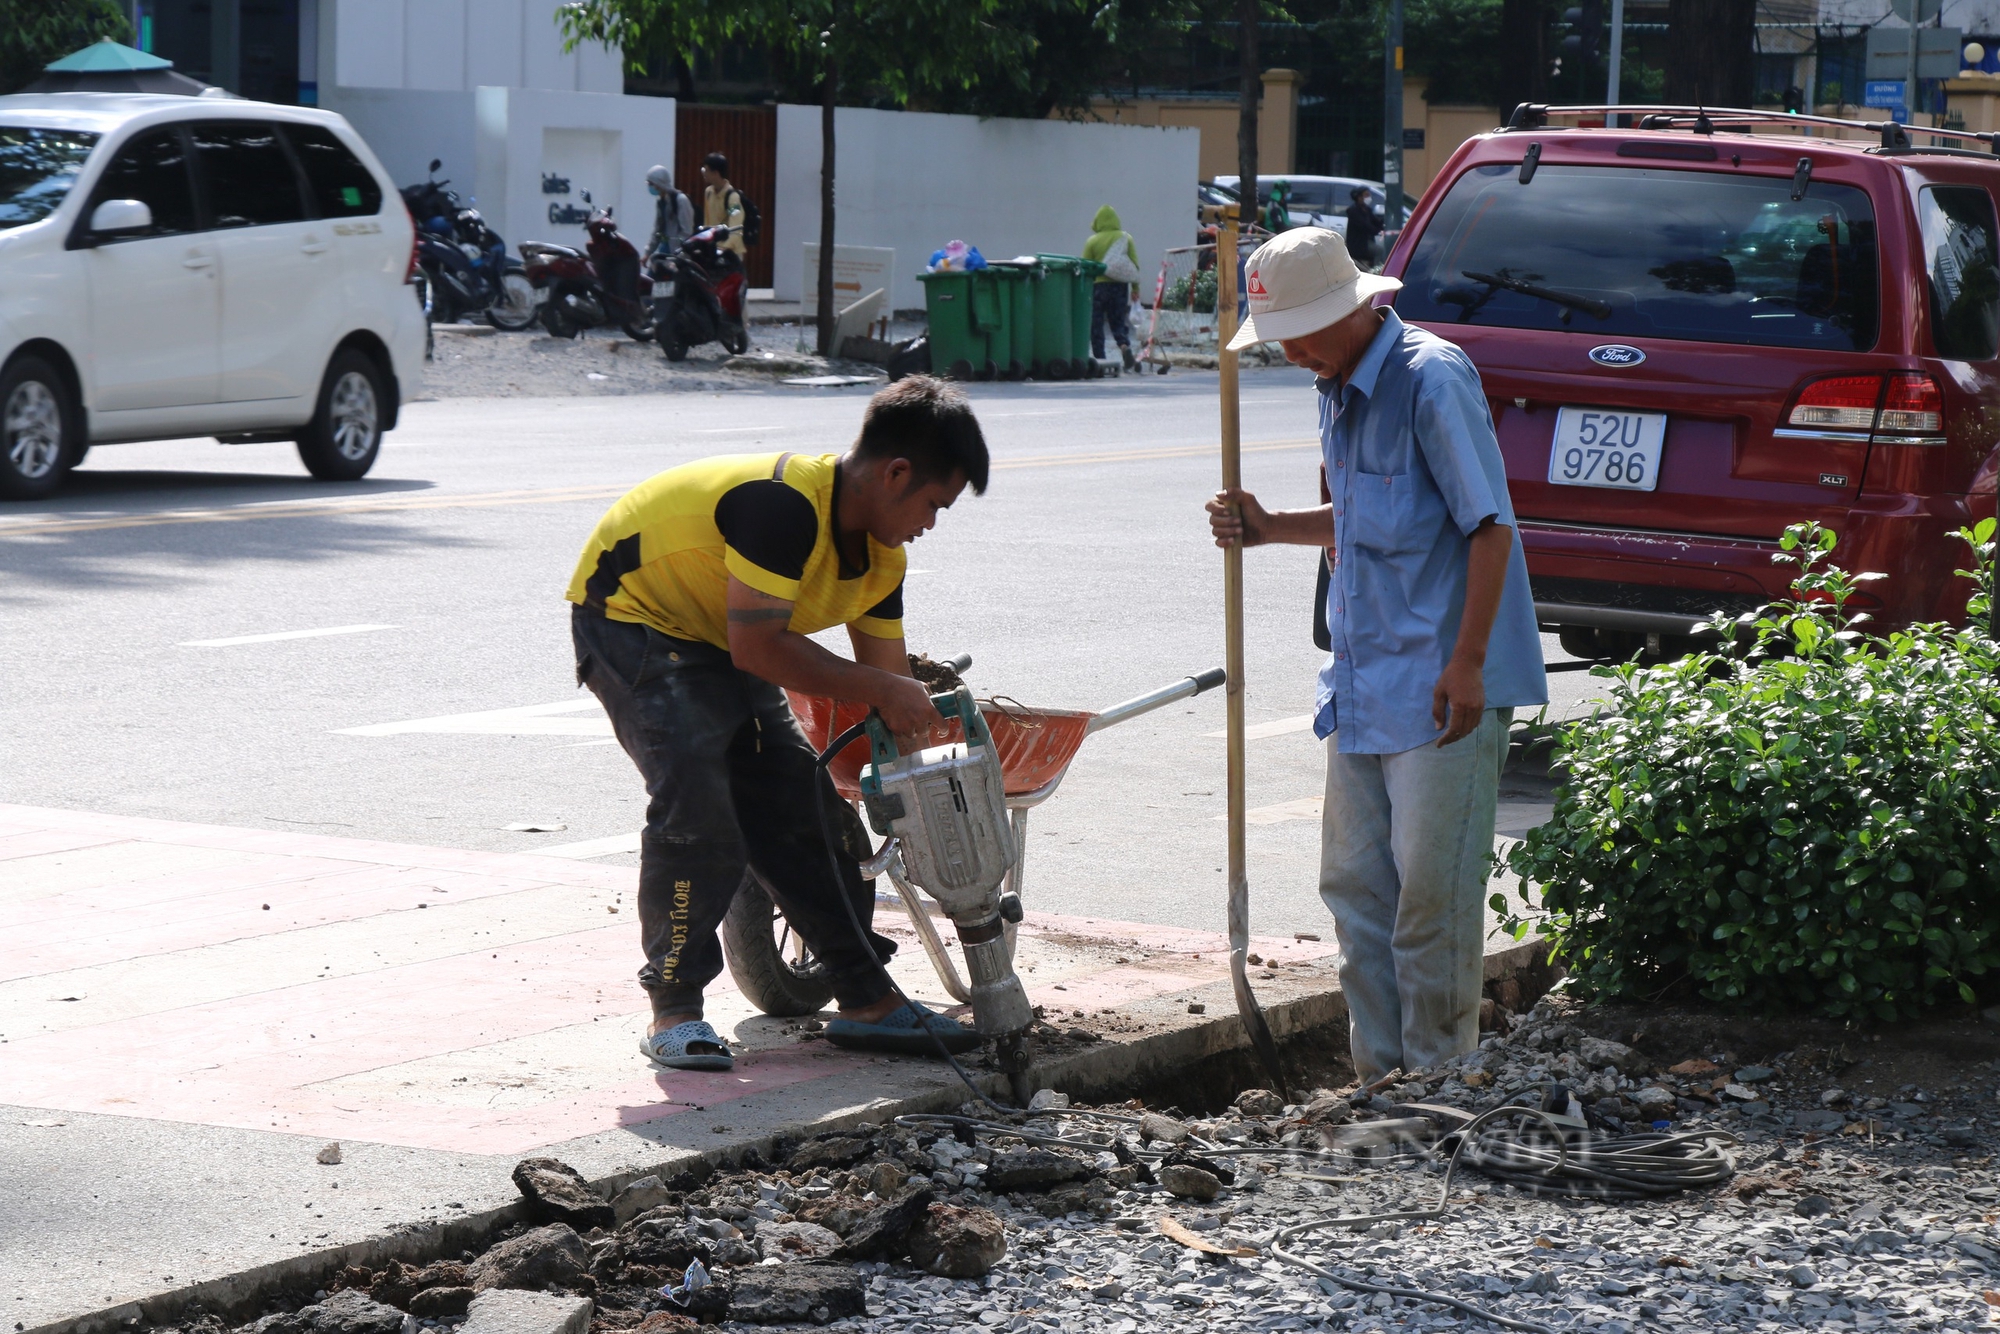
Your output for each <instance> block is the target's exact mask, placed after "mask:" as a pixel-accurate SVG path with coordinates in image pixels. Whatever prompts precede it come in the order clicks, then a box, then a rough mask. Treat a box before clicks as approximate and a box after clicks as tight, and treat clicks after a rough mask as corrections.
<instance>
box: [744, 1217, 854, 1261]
mask: <svg viewBox="0 0 2000 1334" xmlns="http://www.w3.org/2000/svg"><path fill="white" fill-rule="evenodd" d="M839 1249H840V1234H839V1233H837V1232H833V1231H831V1230H829V1229H827V1228H823V1227H821V1226H820V1225H819V1224H818V1223H805V1222H798V1221H793V1222H790V1223H766V1224H764V1225H763V1226H762V1227H760V1228H758V1229H757V1253H758V1254H759V1255H760V1256H762V1257H763V1258H764V1259H766V1260H823V1259H825V1258H826V1257H827V1256H829V1255H832V1254H833V1253H834V1252H836V1251H838V1250H839Z"/></svg>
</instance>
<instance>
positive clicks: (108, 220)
mask: <svg viewBox="0 0 2000 1334" xmlns="http://www.w3.org/2000/svg"><path fill="white" fill-rule="evenodd" d="M152 225H153V210H152V208H151V207H150V206H149V205H148V204H147V203H146V202H145V201H144V200H142V199H107V200H105V201H104V202H103V203H101V204H99V205H98V206H97V208H96V209H95V210H94V211H93V212H92V213H91V215H90V230H91V231H92V232H93V233H94V234H96V235H98V236H121V235H129V234H130V233H132V232H143V231H147V230H150V229H151V227H152Z"/></svg>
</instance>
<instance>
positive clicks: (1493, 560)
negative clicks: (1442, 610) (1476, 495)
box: [1452, 519, 1514, 665]
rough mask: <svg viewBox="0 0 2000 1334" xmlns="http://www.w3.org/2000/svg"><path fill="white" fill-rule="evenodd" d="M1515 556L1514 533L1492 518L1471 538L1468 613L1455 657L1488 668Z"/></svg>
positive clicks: (1460, 626)
mask: <svg viewBox="0 0 2000 1334" xmlns="http://www.w3.org/2000/svg"><path fill="white" fill-rule="evenodd" d="M1513 555H1514V530H1513V529H1512V528H1509V527H1508V526H1507V525H1505V524H1502V523H1495V522H1494V521H1493V520H1491V519H1488V520H1487V521H1486V523H1485V524H1484V525H1483V526H1481V527H1480V528H1479V529H1478V531H1476V532H1474V533H1473V535H1472V538H1471V546H1470V550H1468V551H1467V552H1466V556H1465V610H1464V612H1463V613H1462V614H1461V615H1460V617H1459V620H1458V643H1457V645H1455V646H1454V647H1453V649H1452V656H1453V657H1454V658H1457V659H1459V660H1460V661H1462V662H1468V663H1472V664H1475V665H1484V664H1485V662H1486V643H1487V640H1489V639H1490V638H1492V635H1493V621H1494V618H1495V617H1496V616H1498V615H1499V613H1500V594H1501V592H1502V591H1503V590H1504V589H1505V588H1506V587H1507V565H1508V562H1509V561H1510V560H1511V558H1512V557H1513Z"/></svg>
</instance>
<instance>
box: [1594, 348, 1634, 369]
mask: <svg viewBox="0 0 2000 1334" xmlns="http://www.w3.org/2000/svg"><path fill="white" fill-rule="evenodd" d="M1590 359H1591V360H1592V361H1594V362H1596V363H1597V364H1598V365H1600V366H1636V365H1638V364H1639V363H1640V362H1642V361H1644V360H1645V359H1646V354H1645V353H1644V352H1641V351H1640V350H1639V349H1638V348H1636V347H1627V346H1625V344H1623V343H1606V344H1605V345H1604V346H1603V347H1593V348H1592V349H1590Z"/></svg>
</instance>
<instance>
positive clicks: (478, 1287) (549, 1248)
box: [286, 1223, 590, 1334]
mask: <svg viewBox="0 0 2000 1334" xmlns="http://www.w3.org/2000/svg"><path fill="white" fill-rule="evenodd" d="M589 1271H590V1252H589V1250H588V1249H586V1248H585V1246H584V1244H583V1238H581V1237H579V1236H577V1235H576V1231H575V1229H573V1228H571V1227H570V1226H569V1225H567V1224H565V1223H551V1224H549V1225H548V1226H547V1227H538V1228H535V1229H534V1230H532V1231H529V1232H523V1233H522V1234H521V1235H520V1236H518V1237H509V1238H508V1239H507V1240H506V1241H503V1242H501V1243H500V1244H499V1245H497V1246H495V1247H493V1248H492V1249H491V1250H489V1251H487V1252H486V1254H484V1255H482V1256H480V1257H479V1258H478V1259H477V1260H474V1261H473V1262H472V1264H471V1265H470V1266H468V1267H467V1270H466V1275H467V1277H469V1278H470V1279H471V1280H472V1290H473V1291H474V1292H486V1291H488V1290H490V1289H493V1288H527V1289H541V1288H547V1287H551V1286H553V1287H558V1288H575V1287H581V1286H582V1280H583V1279H584V1277H585V1276H586V1275H587V1274H588V1273H589ZM286 1334H289V1331H287V1332H286Z"/></svg>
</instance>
